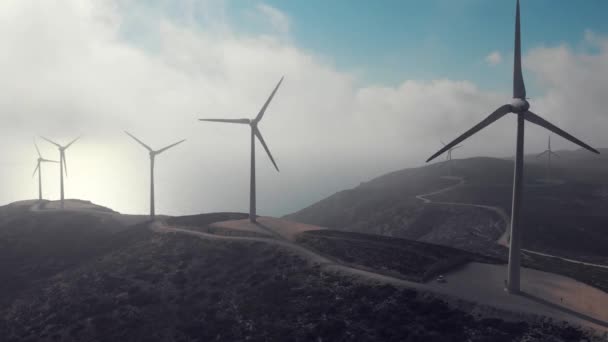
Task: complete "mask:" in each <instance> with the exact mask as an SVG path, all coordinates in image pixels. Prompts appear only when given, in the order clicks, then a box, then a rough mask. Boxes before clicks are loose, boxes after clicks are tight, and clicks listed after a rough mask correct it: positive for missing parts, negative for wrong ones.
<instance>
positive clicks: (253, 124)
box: [199, 77, 283, 222]
mask: <svg viewBox="0 0 608 342" xmlns="http://www.w3.org/2000/svg"><path fill="white" fill-rule="evenodd" d="M282 82H283V77H281V80H279V83H277V85H276V87H275V88H274V90H273V91H272V93H271V94H270V97H268V100H266V103H264V105H263V106H262V109H260V111H259V113H258V115H256V117H255V118H253V119H199V120H200V121H210V122H225V123H235V124H245V125H249V127H250V128H251V178H250V183H249V221H251V222H256V207H255V138H257V139H258V140H259V141H260V143H262V146H263V147H264V149H265V150H266V153H267V154H268V157H269V158H270V161H271V162H272V164H273V165H274V168H275V169H276V170H277V171H279V167H278V166H277V163H275V161H274V158H273V157H272V154H271V153H270V150H269V149H268V146H266V142H265V141H264V138H263V137H262V133H261V132H260V129H259V128H258V123H259V122H260V121H261V120H262V117H263V116H264V113H265V112H266V108H268V105H269V104H270V101H272V98H273V97H274V94H276V92H277V90H278V89H279V86H280V85H281V83H282Z"/></svg>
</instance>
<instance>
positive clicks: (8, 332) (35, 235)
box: [0, 205, 589, 342]
mask: <svg viewBox="0 0 608 342" xmlns="http://www.w3.org/2000/svg"><path fill="white" fill-rule="evenodd" d="M0 213H1V215H0V216H1V224H0V241H2V243H3V246H5V247H6V246H9V245H11V246H12V247H11V248H10V249H2V250H0V253H3V254H0V257H1V258H0V260H9V261H10V262H8V263H6V264H3V266H2V267H3V269H2V274H3V275H4V274H5V272H9V273H7V274H9V275H11V276H5V278H4V279H3V286H5V289H8V290H7V291H6V292H5V291H3V292H2V300H3V302H2V305H0V336H2V339H3V341H9V342H12V341H83V340H86V341H209V340H230V341H234V340H251V341H284V340H285V337H286V336H288V337H289V339H290V340H294V341H310V340H331V341H347V340H348V341H352V340H366V341H421V340H424V341H463V340H470V341H488V340H492V341H512V340H554V341H571V340H579V339H582V338H589V337H587V336H586V335H585V334H584V333H583V332H581V331H580V330H577V329H574V328H572V327H569V326H566V325H557V324H547V323H534V322H525V321H520V320H518V321H505V320H502V319H497V318H485V317H479V316H476V315H472V314H471V313H469V311H463V310H462V309H459V308H457V307H454V306H451V305H448V304H447V303H446V302H444V301H442V300H440V299H438V298H435V297H433V296H429V295H428V294H425V293H422V292H417V291H414V290H411V289H406V288H397V287H393V286H390V285H381V284H378V283H375V282H362V281H358V280H356V279H354V278H353V277H347V276H345V275H341V274H338V273H335V272H329V271H326V270H324V269H322V268H320V266H319V265H318V264H314V263H310V262H309V261H307V260H304V259H302V258H301V257H300V256H298V255H295V254H293V253H291V252H290V251H289V250H287V249H285V248H282V247H281V246H280V244H270V243H267V242H265V241H264V240H259V238H253V237H251V238H249V240H248V239H247V238H244V239H241V240H238V239H205V238H196V237H195V236H193V235H191V234H181V233H158V232H156V231H153V230H151V229H149V227H148V222H145V220H139V222H138V223H135V224H124V222H127V221H128V220H124V219H123V218H122V217H121V216H120V215H118V214H115V213H112V212H103V213H101V212H99V211H94V212H84V211H83V212H79V211H31V206H30V205H20V206H7V207H1V208H0ZM242 216H243V215H242V214H234V213H225V214H223V213H218V214H210V215H197V216H193V217H184V218H168V220H169V221H173V222H174V223H175V222H181V224H187V225H194V226H196V228H197V229H196V230H194V231H193V232H194V233H196V234H208V233H207V232H209V231H212V229H207V228H209V226H208V225H210V224H213V223H214V222H215V221H216V220H217V221H224V220H228V219H235V218H240V217H242ZM201 232H205V233H201ZM333 234H338V235H339V234H344V233H340V232H335V233H333ZM349 238H350V237H349ZM255 239H258V240H255ZM357 239H363V237H357ZM9 242H10V243H9ZM309 242H310V241H309ZM379 242H381V243H388V242H387V241H380V240H379ZM417 244H419V245H420V246H422V243H417ZM420 250H421V251H424V253H426V255H428V258H429V260H430V261H432V260H434V259H433V258H438V257H439V258H442V257H443V256H445V255H450V254H453V253H460V254H463V253H462V252H460V251H456V250H448V249H446V250H442V249H441V247H440V246H437V247H436V248H435V249H434V250H433V251H431V252H429V251H427V250H426V248H424V247H423V246H422V247H421V248H420ZM409 253H414V251H410V252H409ZM446 253H447V254H446ZM463 255H464V254H463ZM371 266H372V267H373V266H374V265H371ZM414 266H415V265H414ZM10 272H12V273H10Z"/></svg>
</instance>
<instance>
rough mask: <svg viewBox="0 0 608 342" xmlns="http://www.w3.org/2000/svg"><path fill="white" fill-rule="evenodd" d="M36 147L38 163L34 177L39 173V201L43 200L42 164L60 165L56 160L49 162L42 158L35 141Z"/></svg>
mask: <svg viewBox="0 0 608 342" xmlns="http://www.w3.org/2000/svg"><path fill="white" fill-rule="evenodd" d="M34 146H35V147H36V152H38V161H37V162H36V168H35V169H34V173H32V177H34V176H35V175H36V172H38V200H39V201H41V200H42V163H59V162H58V161H55V160H49V159H44V158H42V155H41V154H40V149H39V148H38V144H36V141H34Z"/></svg>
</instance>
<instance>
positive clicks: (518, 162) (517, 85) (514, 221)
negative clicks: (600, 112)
mask: <svg viewBox="0 0 608 342" xmlns="http://www.w3.org/2000/svg"><path fill="white" fill-rule="evenodd" d="M519 21H520V18H519V0H517V7H516V14H515V51H514V63H513V69H514V70H513V100H512V101H511V103H510V104H505V105H503V106H501V107H499V108H498V109H497V110H495V111H494V112H493V113H492V114H490V115H489V116H488V117H486V118H485V119H484V120H482V121H481V122H480V123H478V124H477V125H475V126H473V128H471V129H469V130H468V131H466V132H464V133H463V134H462V135H461V136H459V137H458V138H456V139H455V140H454V141H452V142H451V143H449V144H447V145H446V146H444V147H443V148H442V149H441V150H439V151H438V152H437V153H435V154H434V155H432V156H431V157H430V158H429V159H427V162H429V161H431V160H433V159H434V158H436V157H437V156H439V155H441V154H442V153H444V152H445V151H448V150H449V149H450V148H452V147H453V146H456V145H457V144H459V143H460V142H462V141H463V140H465V139H466V138H468V137H470V136H472V135H473V134H475V133H477V132H478V131H480V130H481V129H483V128H484V127H486V126H488V125H490V124H491V123H493V122H494V121H496V120H498V119H500V118H502V117H503V116H505V115H506V114H509V113H513V114H516V115H517V147H516V154H515V170H514V171H515V172H514V178H513V202H512V210H511V212H512V213H511V238H510V246H509V265H508V275H507V277H508V284H507V290H508V291H509V292H510V293H519V292H520V286H519V285H520V274H519V271H520V270H519V268H520V244H521V235H520V234H521V231H520V226H519V225H520V216H521V215H520V209H521V202H522V187H523V170H524V162H523V161H524V160H523V158H524V122H525V121H526V120H527V121H529V122H531V123H533V124H536V125H539V126H541V127H544V128H546V129H548V130H549V131H551V132H553V133H555V134H557V135H560V136H561V137H563V138H565V139H567V140H570V141H571V142H573V143H575V144H577V145H579V146H581V147H583V148H585V149H587V150H589V151H591V152H594V153H598V154H599V152H598V151H597V150H595V149H594V148H592V147H591V146H589V145H587V144H585V143H584V142H582V141H580V140H578V139H577V138H575V137H573V136H572V135H570V134H568V133H566V132H565V131H563V130H561V129H560V128H558V127H556V126H555V125H553V124H551V123H550V122H548V121H547V120H545V119H543V118H541V117H540V116H538V115H536V114H534V113H533V112H531V111H530V110H529V109H530V104H529V103H528V101H527V100H526V87H525V85H524V79H523V75H522V70H521V42H520V27H519V26H520V24H519Z"/></svg>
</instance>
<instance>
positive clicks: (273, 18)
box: [256, 4, 289, 34]
mask: <svg viewBox="0 0 608 342" xmlns="http://www.w3.org/2000/svg"><path fill="white" fill-rule="evenodd" d="M256 9H257V10H258V11H259V12H260V13H261V14H263V15H264V16H266V17H267V18H268V20H269V21H270V23H271V25H272V26H273V27H274V29H275V30H276V31H277V32H279V33H281V34H287V33H288V32H289V17H287V15H286V14H285V13H283V12H281V11H280V10H278V9H276V8H274V7H272V6H270V5H267V4H258V5H257V6H256Z"/></svg>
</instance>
